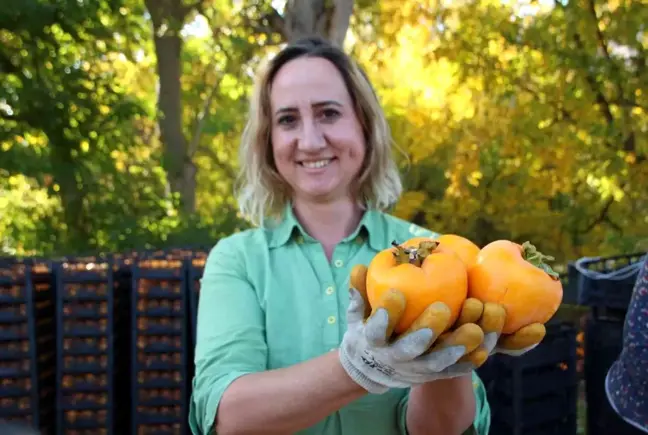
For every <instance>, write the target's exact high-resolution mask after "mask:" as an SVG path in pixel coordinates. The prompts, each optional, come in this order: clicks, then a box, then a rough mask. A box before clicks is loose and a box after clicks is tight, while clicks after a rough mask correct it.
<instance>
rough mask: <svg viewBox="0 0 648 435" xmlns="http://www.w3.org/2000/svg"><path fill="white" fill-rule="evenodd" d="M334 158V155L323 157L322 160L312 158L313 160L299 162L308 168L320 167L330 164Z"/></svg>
mask: <svg viewBox="0 0 648 435" xmlns="http://www.w3.org/2000/svg"><path fill="white" fill-rule="evenodd" d="M333 160H335V157H332V158H330V159H321V160H312V161H308V162H305V161H302V162H298V163H299V165H300V166H303V167H304V168H307V169H320V168H323V167H325V166H328V165H329V164H330V163H331V162H332V161H333Z"/></svg>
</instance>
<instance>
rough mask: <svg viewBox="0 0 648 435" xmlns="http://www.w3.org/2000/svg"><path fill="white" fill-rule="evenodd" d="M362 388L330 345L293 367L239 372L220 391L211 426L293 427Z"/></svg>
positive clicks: (242, 429) (224, 432) (272, 430)
mask: <svg viewBox="0 0 648 435" xmlns="http://www.w3.org/2000/svg"><path fill="white" fill-rule="evenodd" d="M366 393H367V392H366V390H364V389H363V388H361V387H360V386H359V385H358V384H356V383H355V382H354V381H353V380H352V379H351V378H350V377H349V376H348V375H347V374H346V372H345V371H344V369H343V368H342V366H341V365H340V359H339V356H338V352H337V351H332V352H329V353H327V354H325V355H322V356H320V357H317V358H314V359H312V360H310V361H306V362H303V363H300V364H296V365H294V366H292V367H287V368H282V369H277V370H271V371H267V372H262V373H253V374H249V375H245V376H242V377H240V378H238V379H237V380H236V381H234V382H233V383H232V384H231V385H230V387H229V388H228V389H227V390H225V393H224V394H223V398H222V399H221V402H220V406H219V408H218V413H217V414H216V432H217V433H218V434H219V435H228V434H258V433H264V434H289V433H295V432H297V431H300V430H303V429H306V428H307V427H310V426H312V425H314V424H316V423H317V422H319V421H320V420H322V419H324V418H325V417H327V416H328V415H330V414H332V413H333V412H335V411H337V410H338V409H340V408H342V407H343V406H345V405H347V404H348V403H350V402H352V401H354V400H356V399H359V398H360V397H362V396H363V395H365V394H366Z"/></svg>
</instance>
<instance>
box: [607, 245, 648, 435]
mask: <svg viewBox="0 0 648 435" xmlns="http://www.w3.org/2000/svg"><path fill="white" fill-rule="evenodd" d="M605 389H606V392H607V396H608V400H609V401H610V404H611V405H612V408H613V409H614V410H615V411H616V412H617V414H619V416H620V417H621V418H623V419H624V420H625V421H626V422H627V423H628V424H630V425H632V426H634V427H636V428H637V429H640V430H642V431H643V432H646V433H648V257H646V259H645V260H644V261H643V264H642V266H641V270H640V271H639V276H638V277H637V283H636V285H635V288H634V291H633V294H632V300H631V301H630V306H629V309H628V313H627V314H626V320H625V327H624V338H623V349H622V350H621V355H619V358H618V360H617V361H616V362H615V363H614V364H613V365H612V367H610V370H609V371H608V374H607V378H606V380H605Z"/></svg>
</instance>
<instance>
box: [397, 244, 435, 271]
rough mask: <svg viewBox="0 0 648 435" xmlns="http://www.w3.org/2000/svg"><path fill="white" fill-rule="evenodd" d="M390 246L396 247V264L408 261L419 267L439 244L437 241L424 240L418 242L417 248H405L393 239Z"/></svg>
mask: <svg viewBox="0 0 648 435" xmlns="http://www.w3.org/2000/svg"><path fill="white" fill-rule="evenodd" d="M392 246H393V247H395V248H396V251H394V257H396V262H397V263H398V264H405V263H409V264H413V265H415V266H418V267H421V265H422V264H423V261H425V259H426V258H427V256H428V255H430V254H432V252H433V251H434V250H435V249H436V248H437V246H439V242H436V241H426V240H424V241H422V242H421V243H419V246H418V248H405V247H403V246H400V245H399V244H398V243H397V242H396V241H393V242H392Z"/></svg>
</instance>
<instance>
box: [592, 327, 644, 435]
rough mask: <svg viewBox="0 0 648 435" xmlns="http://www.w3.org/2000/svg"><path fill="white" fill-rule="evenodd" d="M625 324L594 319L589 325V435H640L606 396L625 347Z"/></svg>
mask: <svg viewBox="0 0 648 435" xmlns="http://www.w3.org/2000/svg"><path fill="white" fill-rule="evenodd" d="M623 327H624V322H623V321H619V320H601V319H597V318H596V317H595V316H593V315H591V316H590V317H589V318H588V319H587V323H586V325H585V367H584V373H585V395H586V398H587V433H588V435H608V434H614V435H639V434H643V432H641V431H640V430H639V429H636V428H635V427H633V426H631V425H629V424H628V423H626V422H625V421H624V420H623V419H621V418H620V417H619V416H618V415H617V413H616V412H615V411H614V409H613V408H612V407H611V406H610V403H609V401H608V398H607V395H606V393H605V377H606V375H607V372H608V370H609V369H610V367H611V366H612V364H613V363H614V362H615V361H616V359H617V358H618V356H619V354H620V353H621V349H622V347H623Z"/></svg>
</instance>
